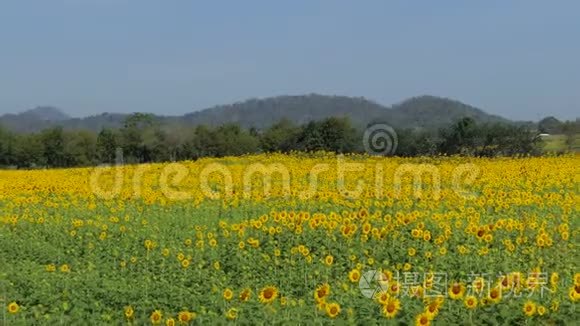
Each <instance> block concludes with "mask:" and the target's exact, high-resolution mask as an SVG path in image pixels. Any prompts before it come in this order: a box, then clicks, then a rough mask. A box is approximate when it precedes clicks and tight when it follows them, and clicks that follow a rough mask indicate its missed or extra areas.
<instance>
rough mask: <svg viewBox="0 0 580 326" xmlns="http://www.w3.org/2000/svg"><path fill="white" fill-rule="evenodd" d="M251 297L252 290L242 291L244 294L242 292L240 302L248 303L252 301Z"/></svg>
mask: <svg viewBox="0 0 580 326" xmlns="http://www.w3.org/2000/svg"><path fill="white" fill-rule="evenodd" d="M251 297H252V290H250V289H249V288H245V289H243V290H242V292H240V301H242V302H246V301H248V300H250V298H251Z"/></svg>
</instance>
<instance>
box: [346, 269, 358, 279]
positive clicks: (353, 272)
mask: <svg viewBox="0 0 580 326" xmlns="http://www.w3.org/2000/svg"><path fill="white" fill-rule="evenodd" d="M348 279H349V280H350V281H351V282H352V283H356V282H358V281H359V280H360V271H359V270H358V269H356V268H355V269H353V270H351V271H350V272H349V273H348Z"/></svg>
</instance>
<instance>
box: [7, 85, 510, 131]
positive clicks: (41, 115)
mask: <svg viewBox="0 0 580 326" xmlns="http://www.w3.org/2000/svg"><path fill="white" fill-rule="evenodd" d="M128 115H129V114H124V113H107V112H105V113H101V114H97V115H92V116H88V117H83V118H72V117H70V116H68V115H66V114H65V113H63V112H62V111H61V110H60V109H58V108H55V107H51V106H40V107H37V108H35V109H32V110H27V111H24V112H22V113H19V114H5V115H2V116H0V125H3V126H4V127H5V128H8V129H11V130H13V131H16V132H36V131H39V130H41V129H43V128H46V127H51V126H62V127H63V128H65V129H88V130H92V131H99V130H101V129H102V128H118V127H121V126H122V125H123V121H124V119H125V118H126V117H127V116H128ZM153 116H154V118H155V120H157V121H158V122H159V123H161V124H164V125H180V126H197V125H200V124H206V125H221V124H225V123H236V124H239V125H240V126H242V127H246V128H250V127H255V128H258V129H263V128H267V127H269V126H271V125H272V124H274V123H276V122H278V121H280V120H281V119H288V120H290V121H292V122H294V123H296V124H304V123H307V122H309V121H313V120H322V119H325V118H328V117H330V116H337V117H348V118H349V119H350V120H351V121H352V122H353V124H354V125H355V126H357V127H365V126H366V125H368V124H369V123H374V122H384V123H388V124H390V125H391V126H393V127H395V128H425V129H429V128H439V127H442V126H445V125H447V124H449V123H450V122H453V121H455V120H457V119H460V118H462V117H471V118H474V119H475V120H477V121H480V122H502V123H515V122H514V121H511V120H508V119H506V118H503V117H500V116H497V115H492V114H488V113H486V112H485V111H483V110H481V109H479V108H476V107H474V106H471V105H468V104H465V103H463V102H460V101H457V100H453V99H449V98H444V97H438V96H433V95H421V96H415V97H411V98H408V99H406V100H403V101H401V102H399V103H396V104H393V105H391V106H385V105H382V104H379V103H377V102H375V101H372V100H369V99H366V98H364V97H349V96H342V95H321V94H316V93H311V94H305V95H281V96H274V97H266V98H250V99H247V100H244V101H240V102H235V103H231V104H225V105H216V106H212V107H209V108H206V109H202V110H199V111H194V112H190V113H186V114H184V115H181V116H163V115H153Z"/></svg>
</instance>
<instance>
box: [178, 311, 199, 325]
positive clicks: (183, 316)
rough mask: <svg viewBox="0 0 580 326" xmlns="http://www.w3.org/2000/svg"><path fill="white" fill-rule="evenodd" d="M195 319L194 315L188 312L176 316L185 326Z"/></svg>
mask: <svg viewBox="0 0 580 326" xmlns="http://www.w3.org/2000/svg"><path fill="white" fill-rule="evenodd" d="M194 318H195V313H193V312H189V311H181V312H179V314H177V320H178V321H179V322H180V323H182V324H187V323H189V322H190V321H191V320H193V319H194Z"/></svg>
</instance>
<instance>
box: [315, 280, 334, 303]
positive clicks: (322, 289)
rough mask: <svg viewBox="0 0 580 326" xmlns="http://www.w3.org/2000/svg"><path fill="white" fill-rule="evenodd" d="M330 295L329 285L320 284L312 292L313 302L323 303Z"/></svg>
mask: <svg viewBox="0 0 580 326" xmlns="http://www.w3.org/2000/svg"><path fill="white" fill-rule="evenodd" d="M329 294H330V285H328V283H325V284H322V285H320V286H319V287H317V288H316V290H314V300H316V302H321V301H324V298H325V297H326V296H328V295H329Z"/></svg>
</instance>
